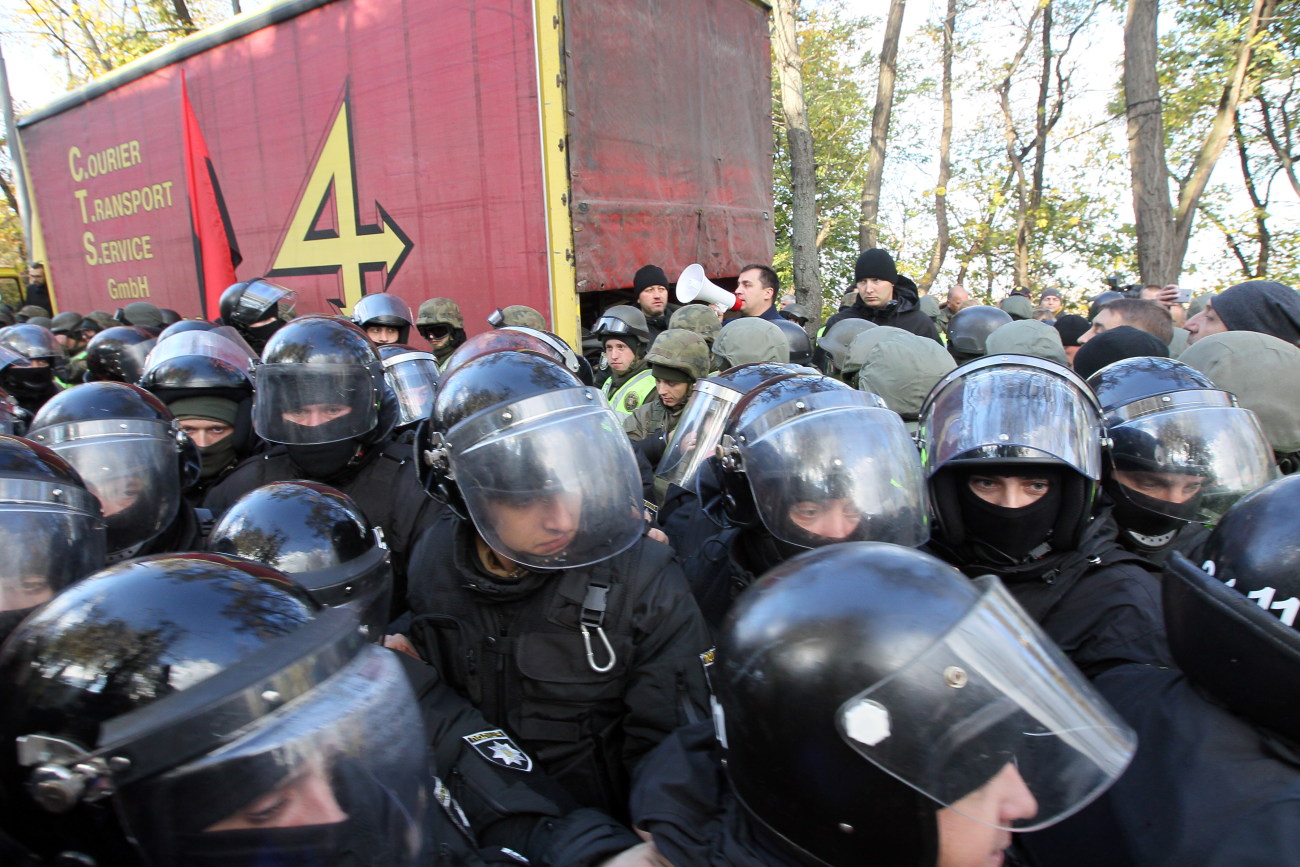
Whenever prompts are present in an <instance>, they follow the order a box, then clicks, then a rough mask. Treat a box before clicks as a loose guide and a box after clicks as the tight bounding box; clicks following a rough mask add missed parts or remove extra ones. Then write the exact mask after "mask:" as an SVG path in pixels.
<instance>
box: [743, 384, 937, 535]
mask: <svg viewBox="0 0 1300 867" xmlns="http://www.w3.org/2000/svg"><path fill="white" fill-rule="evenodd" d="M846 394H848V395H850V396H852V397H854V398H857V397H858V396H859V395H862V392H847V393H846ZM783 407H784V405H782V406H778V407H777V408H776V411H777V412H780V411H781V410H782V408H783ZM759 422H760V424H757V425H754V426H751V429H750V430H740V431H738V432H737V433H738V434H739V436H741V437H744V440H743V442H741V444H740V453H741V457H742V459H743V466H744V469H745V476H746V478H747V479H748V480H749V487H750V490H751V491H752V493H753V495H754V502H755V504H756V505H757V506H758V513H759V516H760V517H761V518H762V520H763V525H764V526H765V527H766V528H767V530H768V532H770V533H771V534H772V535H773V536H775V537H776V538H778V539H781V540H782V541H785V542H789V543H791V544H794V545H800V546H802V547H805V548H816V547H820V546H822V545H829V544H832V543H834V542H864V541H870V542H893V543H895V544H897V545H906V546H908V547H915V546H917V545H920V544H922V543H924V542H925V541H926V540H927V539H928V538H929V536H930V533H929V519H928V516H927V511H926V501H925V480H924V477H923V475H922V472H921V461H920V457H919V456H918V455H917V453H916V446H915V445H914V444H913V442H912V438H911V437H910V436H909V435H908V433H907V428H906V426H904V424H903V421H902V419H901V418H899V417H898V414H897V413H894V412H890V411H889V410H885V409H876V408H873V407H866V406H851V405H850V406H835V407H831V408H828V409H825V410H821V411H812V412H806V413H803V414H801V415H798V416H794V417H790V418H785V419H783V420H782V421H781V422H780V423H779V424H776V425H774V426H771V427H766V429H763V425H762V424H761V422H762V419H760V420H759Z"/></svg>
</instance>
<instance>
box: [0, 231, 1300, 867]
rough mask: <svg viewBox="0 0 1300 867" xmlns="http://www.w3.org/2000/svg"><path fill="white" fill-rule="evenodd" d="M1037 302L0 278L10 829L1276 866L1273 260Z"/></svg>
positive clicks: (874, 860)
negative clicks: (574, 338) (163, 289)
mask: <svg viewBox="0 0 1300 867" xmlns="http://www.w3.org/2000/svg"><path fill="white" fill-rule="evenodd" d="M1053 294H1055V300H1056V301H1057V302H1058V304H1057V305H1056V308H1055V309H1054V310H1050V311H1049V313H1051V314H1053V315H1050V316H1046V317H1041V316H1040V317H1035V316H1034V313H1033V309H1032V307H1030V306H1029V301H1028V299H1024V298H1022V299H1021V301H1023V302H1024V303H1023V304H1021V303H1020V302H1014V301H1013V302H1012V303H1011V304H1009V305H1008V304H1005V303H1004V305H1002V306H1000V307H992V306H983V305H971V304H969V303H968V302H966V301H965V300H964V299H963V298H962V297H961V293H960V291H959V290H954V292H953V293H952V294H951V295H950V296H949V299H948V302H947V303H946V304H945V305H942V306H940V305H938V304H935V303H933V302H930V303H928V304H927V303H925V302H926V301H929V299H928V298H927V297H926V296H923V295H921V294H919V293H918V291H917V289H916V287H915V285H914V284H913V283H912V281H910V280H908V279H907V278H906V277H904V276H902V275H899V274H898V273H897V269H896V267H895V265H894V261H893V259H892V257H891V256H890V255H889V254H888V253H887V252H886V251H884V250H869V251H867V252H865V253H863V254H862V256H861V257H860V258H859V260H858V262H857V267H856V269H855V282H854V291H853V295H852V297H848V298H846V299H845V301H844V303H843V305H842V307H841V309H840V311H839V312H838V313H836V314H835V315H834V316H832V317H830V319H829V320H828V322H827V324H826V326H825V327H824V328H822V329H821V330H819V331H817V332H816V334H815V336H810V332H809V331H808V330H805V328H804V327H803V326H804V325H806V324H807V322H806V319H807V317H805V316H802V313H803V311H802V308H800V307H799V305H797V304H796V305H788V304H787V305H786V306H785V309H784V310H781V309H778V299H779V298H780V286H779V281H778V280H777V278H776V274H775V272H773V271H772V269H771V268H769V267H767V266H764V265H753V266H747V267H745V268H744V269H742V270H741V278H740V280H738V283H737V289H736V292H735V293H734V298H735V305H734V307H735V309H736V310H738V311H739V313H740V316H739V317H726V316H724V313H725V311H724V310H723V309H722V307H723V306H725V304H718V303H693V304H686V305H682V306H677V305H673V304H670V303H669V300H670V297H671V285H670V283H669V280H668V278H667V275H666V274H665V273H664V272H663V271H662V269H660V268H658V267H656V266H653V265H649V266H646V267H645V268H642V269H641V270H640V271H638V272H637V274H636V275H635V277H634V296H635V297H634V298H633V299H632V303H628V304H625V305H616V306H614V307H611V308H609V309H608V310H606V311H604V313H602V314H601V315H600V316H599V318H598V319H597V320H596V321H595V322H594V323H593V324H592V326H591V329H590V331H589V332H586V333H585V334H584V343H583V346H580V347H570V346H569V345H567V344H566V343H565V342H564V341H563V340H561V339H560V338H559V337H557V336H556V335H554V334H553V333H550V332H549V331H548V330H547V328H546V320H545V318H544V317H543V316H542V315H541V314H540V313H538V312H537V311H535V310H532V309H530V308H527V307H523V306H511V307H506V308H504V309H501V310H498V311H496V312H494V313H493V315H492V316H491V317H490V318H489V323H488V324H490V325H491V328H490V329H486V330H483V331H481V332H480V333H477V334H474V335H473V336H468V335H467V332H466V328H465V322H464V319H463V317H462V314H461V311H460V308H459V307H458V305H457V304H456V302H455V301H454V300H452V299H448V298H434V299H430V300H428V301H426V302H424V303H423V304H422V305H420V307H419V309H418V311H416V312H412V311H411V309H410V308H409V307H408V305H407V304H406V303H405V302H403V301H402V300H401V299H399V298H397V297H396V296H391V295H387V294H380V295H369V296H366V297H364V298H363V299H362V300H361V301H360V302H359V303H358V304H356V305H355V307H354V308H353V309H352V310H351V311H350V314H349V315H348V316H338V315H326V314H315V313H309V314H306V315H297V312H296V311H295V310H294V308H293V301H294V298H293V293H292V292H291V291H290V290H288V289H286V288H284V287H282V286H278V285H276V284H274V283H272V282H270V281H267V280H265V279H257V280H250V281H246V282H242V283H237V284H235V285H233V286H231V287H229V288H228V289H227V290H226V291H225V293H224V294H223V295H222V298H221V304H220V307H221V311H220V312H221V317H220V321H219V322H215V323H214V322H204V321H199V320H186V319H181V317H180V316H179V315H176V314H173V313H172V312H171V311H164V310H160V309H158V308H157V307H154V306H153V305H151V304H148V303H145V302H137V303H134V304H130V305H128V306H127V307H125V308H123V309H122V310H120V311H118V312H117V314H116V315H114V316H111V317H110V316H108V315H107V314H99V313H92V314H90V315H87V316H82V315H80V314H75V313H61V314H60V315H59V316H57V317H54V318H53V319H43V318H42V317H41V316H40V315H39V314H40V313H43V312H46V311H40V310H36V309H32V308H24V310H22V311H18V315H17V316H16V317H14V316H13V314H12V313H11V312H10V311H0V318H4V317H9V318H16V319H17V320H19V321H16V322H15V323H14V324H11V325H8V326H7V327H4V328H3V329H0V385H2V386H3V389H4V393H3V394H0V429H2V433H0V536H3V538H4V540H5V545H4V548H3V550H4V565H3V566H0V641H3V644H0V863H3V864H6V865H9V864H15V865H28V864H33V865H34V864H45V865H83V867H84V865H99V867H105V865H206V864H213V865H216V864H221V865H250V867H252V865H327V864H329V865H374V867H389V865H435V864H438V865H440V864H462V865H479V864H546V865H610V867H630V865H641V867H653V865H678V867H688V865H724V864H726V865H860V864H879V865H888V867H895V865H898V867H903V865H906V867H976V865H980V867H997V865H1000V864H1004V863H1006V864H1017V865H1026V867H1056V865H1099V864H1105V865H1121V867H1122V865H1142V867H1151V865H1264V864H1267V865H1285V864H1292V863H1296V864H1300V846H1297V845H1296V830H1295V829H1296V828H1297V827H1298V826H1300V825H1298V824H1297V820H1300V815H1297V813H1298V812H1300V713H1297V696H1300V634H1297V631H1296V619H1297V615H1298V614H1300V544H1298V543H1297V539H1300V478H1298V477H1295V476H1290V475H1288V474H1289V473H1291V472H1292V471H1293V470H1294V469H1295V468H1296V467H1297V466H1300V399H1297V398H1296V396H1295V394H1294V392H1293V391H1288V390H1287V388H1286V385H1285V384H1287V383H1293V382H1295V381H1296V374H1297V373H1300V347H1298V346H1297V344H1296V341H1297V338H1300V296H1298V295H1297V293H1296V292H1295V291H1294V290H1292V289H1290V288H1288V287H1285V286H1282V285H1281V284H1277V283H1267V282H1264V281H1251V282H1249V283H1245V284H1239V285H1238V286H1234V287H1232V288H1230V289H1227V290H1226V291H1224V292H1223V293H1221V294H1219V295H1217V296H1215V297H1214V298H1212V299H1208V300H1207V302H1206V303H1205V304H1204V305H1203V309H1201V310H1198V311H1195V312H1194V313H1193V315H1191V316H1190V317H1189V318H1188V319H1187V320H1186V322H1185V324H1186V326H1187V327H1186V332H1187V336H1188V339H1187V340H1186V341H1185V343H1186V344H1190V345H1186V348H1185V349H1184V347H1183V345H1182V344H1180V343H1178V341H1176V340H1175V339H1174V334H1173V326H1172V324H1171V322H1172V317H1171V314H1170V313H1169V310H1170V308H1171V307H1172V306H1176V305H1177V301H1176V300H1174V296H1173V294H1171V293H1168V292H1165V291H1164V290H1163V289H1161V290H1159V291H1157V292H1156V293H1154V294H1153V298H1152V299H1149V300H1145V299H1141V298H1134V299H1129V298H1124V297H1114V298H1100V299H1096V301H1095V302H1094V305H1093V309H1092V310H1090V311H1089V316H1088V318H1087V319H1086V320H1085V322H1084V324H1085V325H1086V328H1084V329H1079V328H1078V327H1077V324H1072V323H1071V322H1070V321H1069V318H1068V317H1067V316H1064V315H1060V316H1057V315H1055V314H1056V313H1057V312H1058V311H1059V301H1060V297H1059V293H1053ZM713 300H714V301H715V302H716V301H717V296H715V297H714V299H713ZM1043 300H1044V301H1046V300H1047V299H1043ZM1044 306H1045V307H1046V306H1049V305H1047V304H1045V305H1044ZM1009 311H1014V312H1009ZM1076 318H1081V317H1076ZM801 319H803V321H802V322H801V321H800V320H801ZM1045 320H1054V322H1052V323H1050V324H1049V321H1045ZM1062 323H1064V327H1063V326H1062ZM1162 329H1163V330H1162ZM417 338H419V339H422V340H423V341H424V343H423V344H419V342H418V340H417ZM1071 349H1074V350H1075V352H1071V351H1069V350H1071ZM1174 356H1178V357H1177V358H1175V357H1174Z"/></svg>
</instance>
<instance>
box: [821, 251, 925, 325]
mask: <svg viewBox="0 0 1300 867" xmlns="http://www.w3.org/2000/svg"><path fill="white" fill-rule="evenodd" d="M853 279H854V281H855V285H856V287H857V290H858V298H857V300H856V301H854V302H853V306H852V307H850V308H849V309H848V310H843V311H841V312H839V313H837V314H835V315H834V316H832V317H831V318H830V319H829V320H828V321H827V323H826V327H827V328H828V329H829V328H830V326H832V325H834V324H835V323H836V322H838V321H839V320H841V319H847V318H850V317H853V318H856V319H866V320H868V321H869V322H874V323H876V324H877V325H892V326H894V327H895V328H901V329H903V330H904V331H910V332H912V333H913V334H919V335H921V336H922V337H929V338H930V339H932V340H939V330H938V329H937V328H935V326H934V322H932V321H931V320H930V317H929V316H926V315H925V313H924V312H922V311H921V308H920V301H919V296H918V294H917V291H916V284H915V283H913V282H912V281H911V279H910V278H908V277H904V276H903V275H902V274H899V273H898V268H897V267H896V266H895V265H894V257H893V256H891V255H889V253H888V252H886V251H885V250H881V249H879V248H872V249H870V250H867V251H866V252H864V253H862V254H861V255H860V256H858V261H857V264H856V265H854V266H853Z"/></svg>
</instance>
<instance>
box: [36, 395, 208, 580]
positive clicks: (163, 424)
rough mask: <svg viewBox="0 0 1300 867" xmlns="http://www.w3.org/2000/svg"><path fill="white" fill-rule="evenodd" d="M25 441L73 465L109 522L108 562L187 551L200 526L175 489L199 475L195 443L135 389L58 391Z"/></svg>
mask: <svg viewBox="0 0 1300 867" xmlns="http://www.w3.org/2000/svg"><path fill="white" fill-rule="evenodd" d="M28 436H29V437H30V439H32V440H33V441H35V442H37V443H40V444H41V445H45V446H48V447H49V448H51V449H52V450H54V451H55V452H57V453H58V454H59V455H60V456H61V457H63V458H64V459H65V460H66V461H67V462H68V463H70V464H72V466H74V467H76V469H77V472H78V473H79V474H80V475H81V478H82V479H83V480H84V481H85V483H86V487H87V488H88V489H89V490H90V492H91V493H93V494H94V495H95V497H96V498H97V499H98V500H99V504H100V506H101V508H102V509H103V513H104V518H105V520H106V521H107V523H108V560H109V562H110V563H115V562H117V561H119V560H124V559H126V558H128V557H139V556H143V555H145V554H160V553H164V552H169V551H192V550H194V549H195V548H197V547H198V546H199V544H200V539H201V538H202V534H203V527H202V526H201V522H200V520H199V516H198V515H197V514H196V513H195V511H194V508H193V507H192V506H190V504H189V503H187V502H185V499H184V497H183V496H182V492H183V491H184V489H185V488H187V487H188V486H190V485H192V484H193V483H194V482H195V481H196V480H197V479H198V476H199V472H200V467H201V464H200V459H199V453H198V449H197V448H196V447H195V445H194V443H193V442H192V441H191V440H190V439H189V437H187V436H185V434H183V433H182V432H181V429H180V426H179V425H178V424H177V423H176V420H175V419H174V418H173V417H172V414H171V412H169V411H168V409H167V407H166V406H164V405H163V403H162V401H160V400H158V398H156V397H154V396H153V395H152V394H150V393H149V392H147V391H145V390H144V389H143V388H140V387H139V386H137V385H127V384H126V383H124V382H87V383H84V384H82V385H78V386H76V387H74V388H69V389H67V390H66V391H62V392H60V393H59V394H58V395H56V396H55V397H54V398H53V399H52V400H50V402H49V403H47V404H45V406H44V407H42V408H41V411H40V412H39V413H37V414H36V417H35V418H34V419H32V424H31V429H30V430H29V431H28Z"/></svg>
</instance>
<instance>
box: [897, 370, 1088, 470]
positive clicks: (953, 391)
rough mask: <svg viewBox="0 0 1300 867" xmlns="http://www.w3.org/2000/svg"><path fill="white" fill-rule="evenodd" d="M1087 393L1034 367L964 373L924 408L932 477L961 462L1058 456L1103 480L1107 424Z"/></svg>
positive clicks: (923, 424)
mask: <svg viewBox="0 0 1300 867" xmlns="http://www.w3.org/2000/svg"><path fill="white" fill-rule="evenodd" d="M997 358H998V359H1007V358H1009V356H997ZM989 360H990V361H992V360H993V359H989ZM1062 372H1063V373H1064V372H1065V371H1064V368H1062ZM1080 383H1082V380H1080ZM1086 388H1087V387H1086V386H1082V385H1078V384H1075V383H1074V382H1073V381H1072V380H1071V379H1069V378H1068V377H1066V376H1063V375H1060V374H1057V373H1056V372H1054V371H1047V370H1042V369H1035V368H1034V367H1031V366H1028V365H1026V366H1018V365H1011V364H1007V363H1005V362H1004V363H1002V364H996V365H987V366H981V367H976V368H974V369H971V367H970V366H966V367H959V368H957V370H955V371H954V372H953V373H951V374H949V375H948V376H947V377H945V379H944V380H942V381H940V383H939V385H937V386H936V387H935V390H934V391H933V392H931V393H930V396H929V397H928V398H926V402H925V406H923V407H922V409H921V416H920V425H919V430H920V432H921V437H922V443H923V450H922V456H923V459H924V463H925V469H926V472H927V474H929V475H934V473H935V472H937V471H938V470H940V469H942V468H943V467H944V465H945V464H947V463H948V462H949V461H952V460H955V459H962V460H971V459H979V460H989V461H1000V462H1004V463H1008V462H1015V461H1017V460H1030V461H1041V460H1043V459H1044V458H1049V459H1050V458H1055V459H1057V460H1059V461H1062V462H1064V463H1065V464H1067V465H1068V466H1070V467H1072V468H1073V469H1075V470H1077V471H1078V472H1079V473H1081V474H1083V475H1084V476H1086V477H1088V478H1090V479H1093V480H1097V479H1100V478H1101V422H1100V419H1099V417H1098V413H1097V410H1096V407H1095V404H1094V402H1093V399H1092V398H1091V396H1090V393H1088V392H1087V391H1086Z"/></svg>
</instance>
